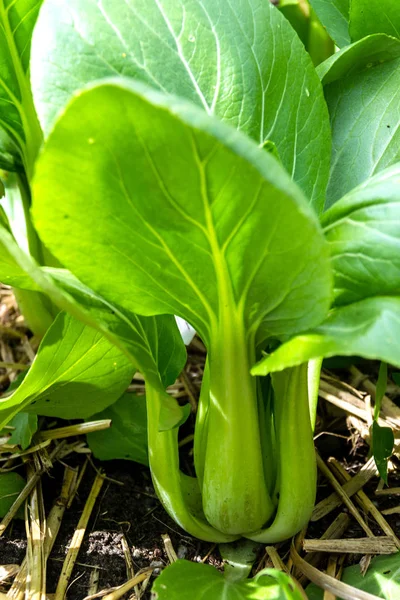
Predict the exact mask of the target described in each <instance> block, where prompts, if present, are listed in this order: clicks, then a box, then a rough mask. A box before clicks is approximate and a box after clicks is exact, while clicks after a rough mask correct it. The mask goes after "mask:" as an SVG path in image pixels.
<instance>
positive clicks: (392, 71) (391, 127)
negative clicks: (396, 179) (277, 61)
mask: <svg viewBox="0 0 400 600" xmlns="http://www.w3.org/2000/svg"><path fill="white" fill-rule="evenodd" d="M325 95H326V99H327V103H328V107H329V112H330V115H331V126H332V140H333V148H332V166H331V177H330V181H329V186H328V192H327V205H328V206H330V205H332V204H333V203H334V202H336V201H337V200H338V199H339V198H341V197H342V196H343V195H344V194H345V193H347V192H349V191H350V190H352V189H353V188H354V187H356V185H358V184H360V183H362V182H363V181H366V180H367V179H368V178H369V177H371V176H372V175H374V174H375V173H378V172H379V171H381V170H383V169H384V168H385V167H389V166H390V165H392V164H393V163H395V162H396V161H398V160H399V159H400V150H399V148H400V111H399V105H400V59H399V58H397V59H394V60H391V61H389V62H385V63H383V64H380V65H377V66H372V67H371V68H368V69H366V70H365V71H363V72H361V73H356V74H354V73H353V74H351V75H348V76H346V77H344V78H343V79H340V80H338V81H335V82H333V83H331V84H329V85H326V86H325Z"/></svg>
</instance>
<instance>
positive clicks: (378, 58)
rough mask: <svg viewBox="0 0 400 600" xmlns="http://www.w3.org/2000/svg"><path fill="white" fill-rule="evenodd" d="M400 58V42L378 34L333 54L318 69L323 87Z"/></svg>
mask: <svg viewBox="0 0 400 600" xmlns="http://www.w3.org/2000/svg"><path fill="white" fill-rule="evenodd" d="M399 57H400V40H399V39H397V38H393V37H391V36H388V35H386V34H384V33H376V34H373V35H368V36H367V37H365V38H362V39H361V40H360V41H358V42H355V43H354V44H351V45H350V46H346V47H345V48H342V49H341V50H339V52H336V53H335V54H332V56H330V57H329V58H328V59H327V60H325V61H324V62H323V63H322V64H320V65H319V66H318V67H317V73H318V75H319V77H320V78H321V82H322V83H323V85H327V84H328V83H332V82H334V81H337V80H338V79H342V78H343V77H350V76H352V75H355V74H356V73H361V72H362V71H365V70H367V69H371V67H375V66H378V65H380V64H382V63H385V62H388V61H390V60H393V59H395V58H399Z"/></svg>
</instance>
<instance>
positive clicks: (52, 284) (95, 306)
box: [0, 227, 186, 429]
mask: <svg viewBox="0 0 400 600" xmlns="http://www.w3.org/2000/svg"><path fill="white" fill-rule="evenodd" d="M0 244H2V245H3V246H4V247H6V248H7V250H8V252H9V253H10V255H11V256H12V257H13V259H14V260H15V261H16V262H17V263H18V265H19V266H20V267H21V268H22V269H23V270H24V271H25V272H26V273H27V274H29V275H30V277H32V279H33V280H34V281H35V282H36V283H37V285H39V287H40V289H42V290H43V291H45V292H46V293H47V294H48V295H49V296H50V298H51V299H52V300H53V301H54V303H55V304H57V305H58V306H59V307H60V308H62V309H64V310H66V311H68V312H69V313H71V314H72V315H73V316H74V317H75V318H76V319H79V320H80V321H82V322H83V323H86V324H87V325H89V326H91V327H93V328H95V329H97V330H98V331H100V332H101V333H102V334H103V335H104V336H105V337H106V338H107V339H108V340H109V341H110V342H111V343H112V344H114V345H115V346H117V347H118V348H119V349H120V350H122V352H124V353H125V354H126V355H127V356H128V357H129V359H130V360H131V362H132V363H133V364H134V366H135V368H139V369H140V371H141V372H142V374H143V375H144V376H145V378H146V380H147V382H148V383H150V384H151V385H152V386H153V387H155V388H156V389H158V393H159V394H161V395H163V397H164V403H163V406H162V410H161V413H160V414H159V415H158V418H159V419H160V422H159V425H160V428H161V429H167V428H168V427H171V426H175V425H176V424H177V423H178V422H181V421H182V419H184V417H185V414H184V411H183V409H182V408H181V407H180V406H179V405H178V404H177V402H172V399H171V397H170V396H168V395H167V394H165V393H164V387H166V386H168V385H170V384H171V383H173V382H174V381H175V379H176V377H177V375H178V374H179V372H180V371H181V369H182V367H183V365H184V363H185V360H186V350H185V347H184V344H183V342H182V338H181V336H180V334H179V330H178V328H177V325H176V323H175V319H174V318H173V317H171V316H164V315H163V316H157V317H155V318H144V317H138V316H137V315H135V314H133V313H132V312H129V311H126V310H124V309H122V308H121V307H120V306H119V305H115V306H114V305H111V304H110V303H109V302H107V301H105V300H104V299H103V298H101V297H100V296H98V295H97V294H95V293H94V292H93V291H92V290H90V289H89V288H87V287H86V286H84V285H83V284H82V283H81V282H80V281H78V280H77V279H76V278H75V277H74V276H73V275H72V274H71V273H68V272H67V271H65V270H63V269H49V268H47V269H46V268H40V267H38V265H37V264H36V263H35V261H34V260H33V258H32V257H31V256H29V255H27V254H26V253H24V252H23V251H22V250H21V249H20V248H19V247H18V246H17V244H16V243H15V240H14V239H13V237H12V236H11V234H10V233H9V232H8V231H7V230H5V229H2V228H1V227H0ZM161 339H162V340H163V343H159V341H160V340H161ZM171 423H172V425H171Z"/></svg>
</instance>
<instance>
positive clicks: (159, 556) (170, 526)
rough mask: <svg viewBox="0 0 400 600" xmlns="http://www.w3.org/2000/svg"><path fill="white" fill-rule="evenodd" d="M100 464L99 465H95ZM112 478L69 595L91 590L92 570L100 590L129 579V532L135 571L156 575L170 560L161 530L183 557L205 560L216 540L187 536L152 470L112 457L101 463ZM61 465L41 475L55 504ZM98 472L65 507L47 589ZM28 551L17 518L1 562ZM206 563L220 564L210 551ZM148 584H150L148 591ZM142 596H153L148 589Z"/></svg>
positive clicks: (76, 599)
mask: <svg viewBox="0 0 400 600" xmlns="http://www.w3.org/2000/svg"><path fill="white" fill-rule="evenodd" d="M97 466H99V465H97ZM102 466H103V467H104V468H105V471H106V474H107V476H108V477H110V478H112V479H115V480H116V481H119V482H120V483H121V484H122V485H118V484H117V483H114V482H112V481H110V480H106V481H105V483H104V485H103V488H102V491H101V493H100V498H99V499H98V501H97V503H96V506H95V508H94V511H93V514H92V517H91V519H90V522H89V526H88V529H87V534H86V535H85V539H84V543H83V545H82V548H81V551H80V553H79V557H78V564H77V566H76V567H75V570H74V573H73V576H72V579H71V581H72V582H73V583H72V585H71V587H70V588H69V591H68V598H69V600H82V598H84V597H85V596H86V595H87V590H88V586H89V577H90V571H91V570H92V569H93V567H98V569H99V589H105V588H109V587H112V586H117V585H120V584H122V583H125V581H126V580H127V574H126V563H125V559H124V554H123V551H122V546H121V538H122V537H123V536H125V538H126V540H127V542H128V545H129V548H130V550H131V556H132V560H133V564H134V567H135V570H139V569H141V568H145V567H149V566H151V567H154V576H157V574H159V573H160V570H161V569H162V568H163V567H165V566H166V565H167V564H168V559H167V555H166V552H165V549H164V546H163V542H162V538H161V536H162V534H165V533H168V534H169V536H170V538H171V542H172V544H173V547H174V549H175V551H176V553H177V555H178V557H179V558H187V559H189V560H194V561H201V560H202V559H203V558H204V557H205V556H206V555H207V553H208V552H209V551H210V550H212V548H213V545H212V544H209V543H203V542H200V541H199V540H197V539H195V538H192V537H191V536H188V535H187V534H186V532H184V531H183V530H181V529H180V528H179V526H178V525H176V523H175V522H174V521H172V520H171V519H170V518H169V516H168V515H167V514H166V512H165V511H164V509H163V507H162V506H161V504H160V502H159V501H158V499H157V497H156V495H155V493H154V489H153V486H152V484H151V479H150V474H149V471H148V469H146V468H145V467H142V466H141V465H138V464H136V463H133V462H128V461H111V462H109V463H106V464H103V465H102ZM62 471H63V469H62V467H61V466H59V467H57V466H56V467H55V469H54V471H53V472H52V476H51V477H50V476H48V475H46V476H45V477H44V479H43V492H44V497H45V503H46V504H48V505H49V506H51V504H52V501H53V500H54V499H55V498H56V497H57V495H58V493H59V491H60V482H61V477H62ZM94 477H95V471H94V470H93V469H91V472H89V473H88V475H87V476H86V478H85V480H84V481H83V482H82V485H81V487H80V489H79V493H78V496H77V498H76V499H75V500H74V502H73V504H72V506H71V508H70V509H69V510H67V511H66V512H65V515H64V518H63V522H62V526H61V530H60V533H59V535H58V538H57V541H56V544H55V546H54V549H53V552H52V554H51V558H50V560H49V562H48V572H47V589H48V592H49V593H52V592H55V588H56V586H57V581H58V577H59V575H60V571H61V566H62V562H63V560H64V558H65V554H66V551H67V549H68V546H69V543H70V541H71V538H72V536H73V534H74V531H75V528H76V525H77V523H78V520H79V517H80V514H81V512H82V510H83V507H84V503H85V500H86V498H87V495H88V493H89V491H90V488H91V485H92V483H93V479H94ZM25 552H26V536H25V527H24V523H23V522H22V521H15V522H14V525H13V527H12V529H10V530H9V531H8V532H7V533H6V534H5V535H4V536H2V537H0V564H12V563H13V564H18V563H21V562H22V560H23V558H24V556H25ZM207 563H209V564H214V565H215V566H221V561H220V559H219V558H218V557H217V555H216V556H214V555H213V554H212V553H211V555H210V556H209V557H208V558H207ZM150 587H151V586H150V585H149V586H148V589H149V590H150ZM143 598H150V592H148V594H147V595H145V596H143Z"/></svg>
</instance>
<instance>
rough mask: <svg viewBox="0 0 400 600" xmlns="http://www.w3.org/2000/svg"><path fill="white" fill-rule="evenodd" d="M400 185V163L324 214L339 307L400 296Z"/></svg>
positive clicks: (324, 224)
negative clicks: (375, 297)
mask: <svg viewBox="0 0 400 600" xmlns="http://www.w3.org/2000/svg"><path fill="white" fill-rule="evenodd" d="M399 184H400V163H398V164H396V165H394V166H393V167H391V168H389V169H387V170H385V171H383V172H382V173H380V174H378V175H376V176H375V177H374V178H372V179H370V180H369V181H367V182H366V183H365V184H364V185H361V186H360V187H358V188H356V189H355V190H353V191H352V192H350V193H349V194H347V195H346V196H345V197H344V198H342V200H340V201H339V202H337V203H336V204H335V205H334V206H333V207H332V208H331V209H330V210H328V211H327V212H326V213H325V214H324V215H323V217H322V219H321V222H322V225H323V227H324V232H325V237H326V239H327V240H328V242H329V246H330V249H331V257H332V258H331V259H332V266H333V269H334V275H335V285H334V291H335V305H343V304H349V303H351V302H357V301H359V300H361V299H363V298H368V297H371V296H385V295H387V296H396V297H399V296H400V252H399V247H400V228H399V227H398V223H399V220H400V198H399V195H398V186H399ZM389 362H390V361H389Z"/></svg>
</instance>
